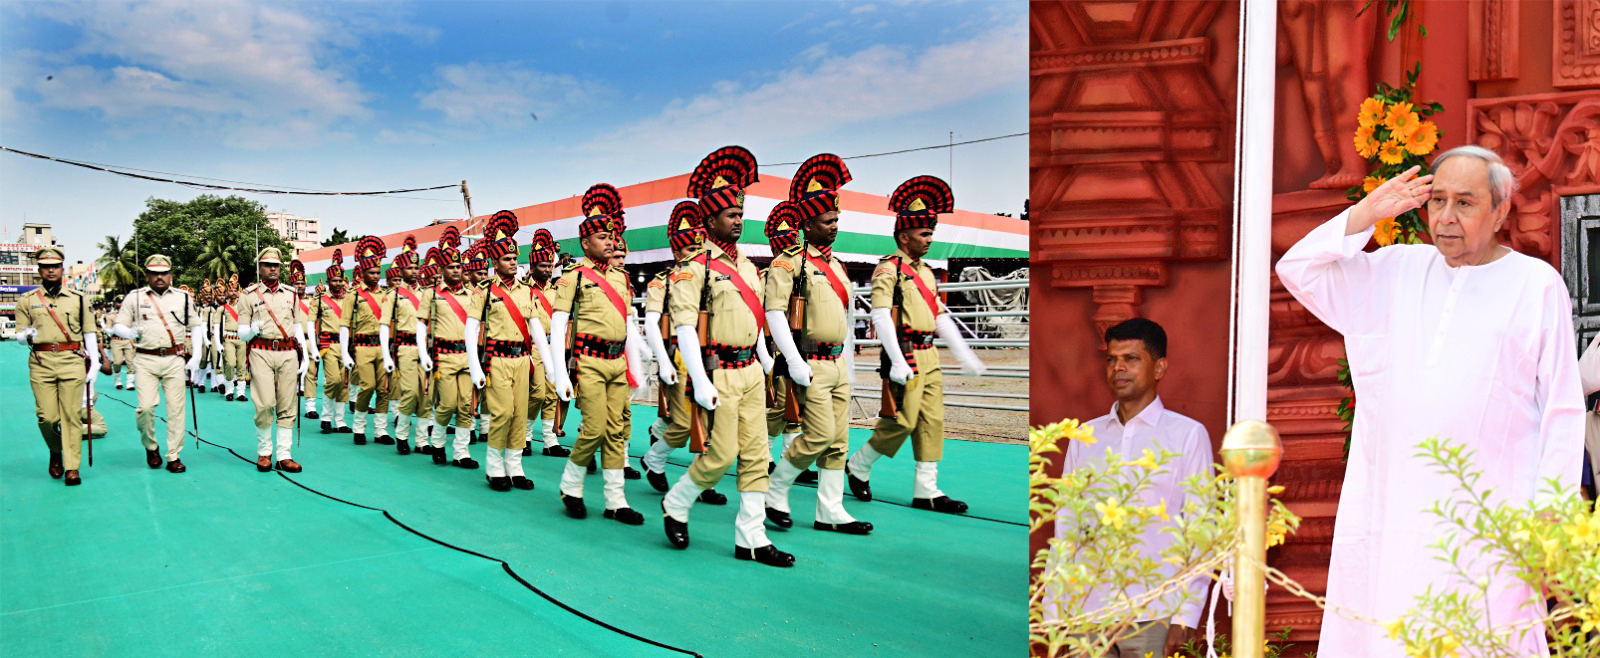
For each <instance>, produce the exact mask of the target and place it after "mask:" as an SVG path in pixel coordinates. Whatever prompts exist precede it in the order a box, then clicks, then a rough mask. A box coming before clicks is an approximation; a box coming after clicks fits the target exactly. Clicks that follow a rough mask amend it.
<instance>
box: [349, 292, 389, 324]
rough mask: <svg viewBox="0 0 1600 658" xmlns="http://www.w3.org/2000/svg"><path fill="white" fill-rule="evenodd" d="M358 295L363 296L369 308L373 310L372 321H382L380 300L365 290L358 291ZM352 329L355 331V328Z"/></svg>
mask: <svg viewBox="0 0 1600 658" xmlns="http://www.w3.org/2000/svg"><path fill="white" fill-rule="evenodd" d="M356 293H357V294H359V295H361V298H362V299H364V300H366V302H367V307H368V308H370V309H372V319H374V320H382V319H383V309H382V308H380V307H379V306H378V299H377V298H376V297H373V296H372V293H370V292H367V291H365V290H357V291H356ZM351 329H352V330H353V329H354V327H351Z"/></svg>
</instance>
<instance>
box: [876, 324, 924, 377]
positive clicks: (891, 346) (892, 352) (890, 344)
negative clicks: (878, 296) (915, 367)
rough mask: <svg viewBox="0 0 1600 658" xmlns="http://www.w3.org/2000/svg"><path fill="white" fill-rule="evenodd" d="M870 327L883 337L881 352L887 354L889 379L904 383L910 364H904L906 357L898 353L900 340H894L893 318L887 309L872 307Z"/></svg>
mask: <svg viewBox="0 0 1600 658" xmlns="http://www.w3.org/2000/svg"><path fill="white" fill-rule="evenodd" d="M872 327H873V329H875V330H876V331H877V332H878V337H879V338H881V339H883V352H884V354H887V355H888V356H889V381H892V382H894V383H896V384H904V383H906V382H907V381H909V380H910V379H911V377H912V375H914V374H916V373H913V372H912V371H911V366H910V365H907V364H906V357H905V355H904V354H901V353H900V341H898V340H895V336H897V335H898V334H896V333H895V326H894V319H893V318H891V317H889V309H887V308H875V309H872Z"/></svg>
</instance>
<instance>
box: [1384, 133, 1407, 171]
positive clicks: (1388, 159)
mask: <svg viewBox="0 0 1600 658" xmlns="http://www.w3.org/2000/svg"><path fill="white" fill-rule="evenodd" d="M1404 159H1406V150H1405V147H1403V146H1401V145H1400V141H1399V140H1397V139H1394V138H1390V139H1389V140H1388V141H1386V142H1384V143H1383V146H1381V147H1379V148H1378V160H1379V161H1381V162H1383V163H1384V164H1392V165H1393V164H1400V161H1401V160H1404Z"/></svg>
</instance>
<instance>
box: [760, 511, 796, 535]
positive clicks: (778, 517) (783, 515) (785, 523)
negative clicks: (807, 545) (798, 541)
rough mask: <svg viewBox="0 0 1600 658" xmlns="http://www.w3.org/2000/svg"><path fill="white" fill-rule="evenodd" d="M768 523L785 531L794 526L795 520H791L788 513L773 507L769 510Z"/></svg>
mask: <svg viewBox="0 0 1600 658" xmlns="http://www.w3.org/2000/svg"><path fill="white" fill-rule="evenodd" d="M767 522H768V523H771V524H772V525H775V526H778V527H779V528H783V529H785V530H788V529H789V528H791V527H793V526H794V519H791V518H789V513H788V512H780V511H778V510H775V509H772V508H771V507H768V508H767Z"/></svg>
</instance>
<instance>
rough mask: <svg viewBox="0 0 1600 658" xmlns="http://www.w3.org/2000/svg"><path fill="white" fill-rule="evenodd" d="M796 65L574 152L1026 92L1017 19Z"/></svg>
mask: <svg viewBox="0 0 1600 658" xmlns="http://www.w3.org/2000/svg"><path fill="white" fill-rule="evenodd" d="M800 61H804V62H805V63H804V64H803V65H801V66H798V67H796V68H793V69H789V70H785V71H778V72H772V73H768V74H765V75H759V76H756V80H755V81H749V80H747V81H746V82H744V83H739V82H737V81H729V80H724V81H718V82H714V83H712V84H711V85H710V89H709V90H707V91H705V92H703V93H701V94H700V95H697V96H692V97H686V98H677V99H674V100H672V101H670V102H668V103H667V105H666V106H665V107H664V108H662V110H661V112H660V113H659V114H657V115H656V116H653V117H649V118H646V119H642V120H639V121H635V122H633V123H631V124H627V125H625V126H622V127H620V128H619V129H617V130H615V131H611V132H610V133H608V134H606V135H604V136H602V137H600V138H598V139H597V140H595V141H594V142H591V143H590V144H586V145H583V146H581V147H578V149H576V150H577V151H580V152H581V151H590V152H593V153H595V154H597V155H602V156H603V155H605V154H622V153H630V154H637V153H638V152H639V151H641V150H651V151H655V152H658V153H682V152H684V151H690V152H697V151H699V150H702V149H704V148H705V147H706V145H707V144H722V143H726V142H727V141H728V140H729V139H738V140H742V141H743V142H746V143H751V142H758V141H768V142H771V141H781V140H789V139H796V138H803V137H805V136H807V135H817V134H825V133H830V132H833V131H835V130H838V129H840V128H846V127H849V126H851V125H855V124H860V123H865V122H869V121H874V120H882V119H889V118H894V117H899V116H909V115H914V114H918V113H921V112H924V111H927V110H931V109H937V108H941V107H946V106H950V105H955V104H957V103H961V102H964V101H969V100H972V99H976V98H981V97H984V96H986V95H990V94H993V93H995V92H997V91H1000V90H1004V89H1017V88H1025V85H1026V84H1027V71H1028V65H1027V35H1026V33H1025V32H1024V26H1023V24H1022V23H1021V22H1017V23H1014V24H1009V25H1006V26H1002V27H998V28H994V29H991V30H989V31H986V32H983V33H980V34H977V35H975V36H971V37H969V38H967V39H965V40H962V41H957V42H952V43H946V44H940V45H935V46H930V47H928V48H926V49H923V50H921V51H920V52H918V51H911V50H908V49H905V48H894V47H889V46H881V45H880V46H873V47H870V48H867V49H865V50H861V51H858V52H855V53H852V54H848V55H827V54H821V53H818V52H816V51H815V50H814V49H808V50H807V51H805V52H803V53H802V56H801V58H800Z"/></svg>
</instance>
